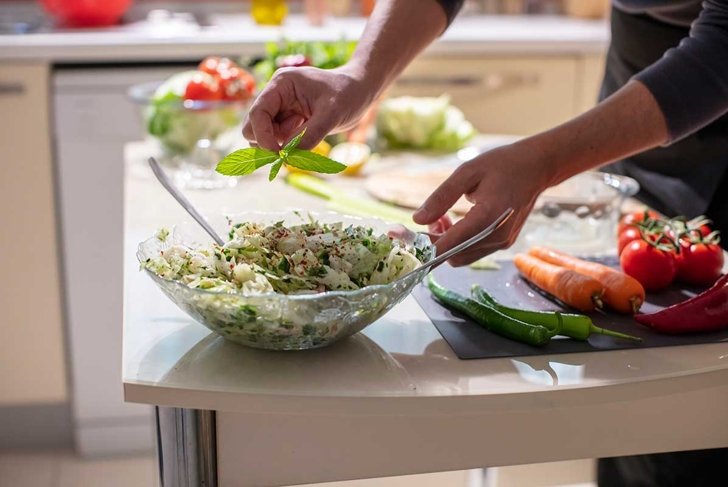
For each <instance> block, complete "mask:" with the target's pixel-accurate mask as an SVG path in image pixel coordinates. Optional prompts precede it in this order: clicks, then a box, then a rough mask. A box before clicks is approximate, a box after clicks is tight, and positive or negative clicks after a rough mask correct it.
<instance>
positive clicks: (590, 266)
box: [528, 247, 645, 313]
mask: <svg viewBox="0 0 728 487" xmlns="http://www.w3.org/2000/svg"><path fill="white" fill-rule="evenodd" d="M528 253H529V254H531V255H532V256H534V257H537V258H539V259H541V260H545V261H546V262H550V263H552V264H555V265H559V266H562V267H566V268H567V269H571V270H572V271H576V272H579V273H581V274H584V275H586V276H589V277H593V278H594V279H596V280H597V281H599V282H601V283H602V286H604V302H605V303H607V305H609V307H611V308H612V309H614V310H615V311H619V312H620V313H636V312H637V311H639V309H640V307H641V306H642V303H644V302H645V289H644V288H643V287H642V284H640V283H639V281H637V279H635V278H633V277H630V276H628V275H627V274H625V273H623V272H619V271H618V270H615V269H612V268H611V267H608V266H606V265H603V264H599V263H597V262H590V261H588V260H582V259H578V258H576V257H574V256H571V255H569V254H566V253H564V252H560V251H558V250H555V249H550V248H547V247H533V248H532V249H531V250H529V251H528Z"/></svg>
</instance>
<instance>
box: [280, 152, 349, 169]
mask: <svg viewBox="0 0 728 487" xmlns="http://www.w3.org/2000/svg"><path fill="white" fill-rule="evenodd" d="M285 162H286V164H288V165H289V166H293V167H297V168H298V169H303V170H305V171H313V172H320V173H324V174H336V173H339V172H341V171H343V170H344V169H346V165H344V164H342V163H340V162H336V161H334V160H333V159H329V158H328V157H324V156H322V155H321V154H316V153H315V152H309V151H306V150H301V149H293V150H292V151H291V152H290V153H289V154H288V157H287V158H286V161H285Z"/></svg>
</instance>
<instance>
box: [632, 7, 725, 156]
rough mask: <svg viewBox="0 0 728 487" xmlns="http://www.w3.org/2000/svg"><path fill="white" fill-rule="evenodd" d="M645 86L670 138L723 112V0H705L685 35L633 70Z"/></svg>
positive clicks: (704, 124)
mask: <svg viewBox="0 0 728 487" xmlns="http://www.w3.org/2000/svg"><path fill="white" fill-rule="evenodd" d="M634 79H636V80H637V81H640V82H642V83H643V84H644V85H645V86H647V88H648V89H649V90H650V92H651V93H652V95H653V96H654V97H655V99H656V100H657V103H658V105H659V106H660V109H661V110H662V113H663V114H664V116H665V120H666V122H667V128H668V131H669V133H670V140H669V141H668V144H671V143H673V142H675V141H677V140H679V139H681V138H683V137H685V136H687V135H690V134H692V133H693V132H696V131H697V130H699V129H701V128H703V127H704V126H706V125H708V124H709V123H710V122H712V121H713V120H715V119H717V118H719V117H720V116H721V115H724V114H726V113H728V0H706V1H705V2H703V9H702V11H701V13H700V15H699V16H698V18H697V20H696V21H695V22H694V23H693V25H692V26H691V29H690V35H689V36H688V37H686V38H684V39H683V40H682V41H680V44H679V45H678V46H677V47H675V48H672V49H669V50H668V51H667V52H666V53H665V55H664V56H663V57H662V58H661V59H660V60H659V61H657V62H655V63H654V64H652V65H651V66H649V67H647V68H646V69H644V70H643V71H641V72H640V73H638V74H637V75H635V76H634Z"/></svg>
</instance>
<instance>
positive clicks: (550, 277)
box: [513, 254, 604, 311]
mask: <svg viewBox="0 0 728 487" xmlns="http://www.w3.org/2000/svg"><path fill="white" fill-rule="evenodd" d="M513 263H514V264H515V265H516V268H518V270H519V271H520V272H521V274H523V276H524V277H525V278H526V279H528V280H529V281H531V282H532V283H533V284H535V285H536V286H538V287H539V288H541V289H543V290H544V291H546V292H547V293H549V294H551V295H553V296H555V297H557V298H558V299H560V300H561V301H563V302H564V303H566V304H568V305H569V306H571V307H573V308H576V309H578V310H579V311H593V310H594V308H595V307H598V308H601V307H602V300H601V299H602V295H603V294H604V286H602V284H601V283H600V282H599V281H597V280H596V279H593V278H591V277H589V276H585V275H584V274H579V273H578V272H576V271H572V270H571V269H567V268H566V267H560V266H557V265H554V264H550V263H548V262H545V261H543V260H541V259H538V258H536V257H534V256H532V255H527V254H517V255H516V256H515V258H514V259H513Z"/></svg>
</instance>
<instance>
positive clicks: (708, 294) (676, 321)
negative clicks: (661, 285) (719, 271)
mask: <svg viewBox="0 0 728 487" xmlns="http://www.w3.org/2000/svg"><path fill="white" fill-rule="evenodd" d="M635 320H637V322H638V323H641V324H643V325H645V326H649V327H650V328H653V329H655V330H657V331H659V332H660V333H668V334H672V335H678V334H682V333H696V332H705V331H716V330H720V329H723V328H728V274H726V275H724V276H722V277H721V278H720V279H718V280H717V281H716V283H715V284H713V287H711V288H710V289H708V290H706V291H704V292H702V293H700V294H698V295H697V296H695V297H693V298H690V299H688V300H685V301H683V302H681V303H678V304H675V305H672V306H670V307H668V308H665V309H663V310H662V311H658V312H657V313H651V314H641V315H637V316H635Z"/></svg>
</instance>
